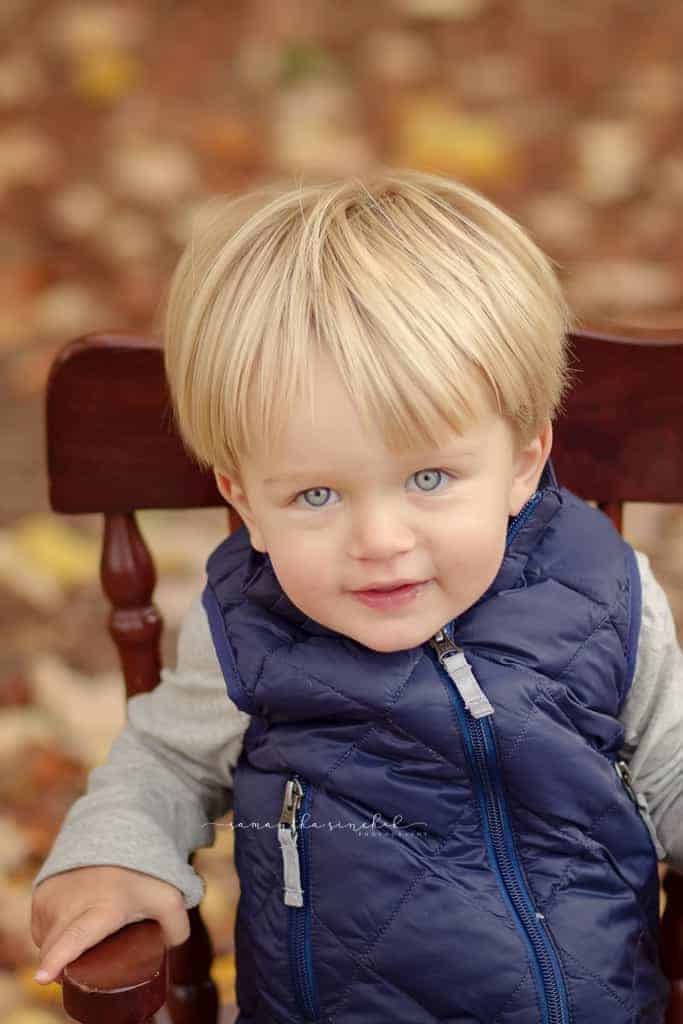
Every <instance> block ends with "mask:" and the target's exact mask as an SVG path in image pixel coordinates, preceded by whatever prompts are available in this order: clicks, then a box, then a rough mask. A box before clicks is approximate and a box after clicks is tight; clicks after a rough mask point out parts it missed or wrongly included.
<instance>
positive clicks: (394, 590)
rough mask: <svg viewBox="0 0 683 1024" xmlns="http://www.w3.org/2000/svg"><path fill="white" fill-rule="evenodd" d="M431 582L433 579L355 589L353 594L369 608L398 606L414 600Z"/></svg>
mask: <svg viewBox="0 0 683 1024" xmlns="http://www.w3.org/2000/svg"><path fill="white" fill-rule="evenodd" d="M429 583H431V580H418V581H417V582H415V583H403V584H400V585H399V586H393V587H391V588H383V589H379V588H377V587H375V588H372V589H368V590H353V591H352V594H353V596H354V597H355V598H356V599H357V600H358V601H362V603H363V604H364V605H367V606H368V607H369V608H397V607H399V606H401V605H404V604H408V603H409V602H411V601H414V600H415V598H416V597H417V596H418V594H419V593H420V592H421V591H422V590H424V588H425V587H426V586H427V585H428V584H429Z"/></svg>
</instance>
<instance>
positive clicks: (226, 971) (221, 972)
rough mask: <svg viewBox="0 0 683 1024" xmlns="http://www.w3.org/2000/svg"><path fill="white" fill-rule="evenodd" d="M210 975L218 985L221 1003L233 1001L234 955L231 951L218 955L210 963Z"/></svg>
mask: <svg viewBox="0 0 683 1024" xmlns="http://www.w3.org/2000/svg"><path fill="white" fill-rule="evenodd" d="M211 977H212V978H213V980H214V981H215V983H216V985H217V987H218V995H219V1001H220V1002H221V1003H234V1001H235V957H234V954H233V953H229V954H228V955H227V956H218V957H216V958H215V959H214V961H213V963H212V964H211Z"/></svg>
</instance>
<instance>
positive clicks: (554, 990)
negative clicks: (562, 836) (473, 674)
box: [448, 677, 569, 1024]
mask: <svg viewBox="0 0 683 1024" xmlns="http://www.w3.org/2000/svg"><path fill="white" fill-rule="evenodd" d="M448 682H449V692H450V695H451V699H452V701H453V704H454V705H455V709H456V712H457V715H458V720H459V722H460V728H461V730H462V733H463V736H464V738H465V746H466V750H467V756H468V759H469V762H470V765H471V766H472V769H473V774H474V777H475V779H476V784H477V797H478V800H479V807H480V811H481V815H482V821H483V823H484V836H485V840H486V848H487V852H488V856H489V862H490V863H491V866H492V867H493V870H494V872H495V874H496V877H497V880H498V885H499V886H500V889H501V891H502V893H503V896H504V897H505V900H506V903H507V905H508V909H509V910H510V913H511V914H512V918H513V920H514V922H515V925H516V927H517V929H518V931H519V932H520V934H521V936H522V938H523V939H524V942H525V944H526V947H527V950H528V951H529V955H530V960H531V967H532V971H533V974H534V979H535V981H536V988H537V990H538V995H539V1000H540V1004H541V1014H542V1020H543V1024H569V1009H568V1004H567V993H566V989H565V985H564V981H563V978H562V972H561V969H560V964H559V959H558V956H557V953H556V951H555V948H554V945H553V942H552V940H551V938H550V935H549V934H548V932H547V931H546V929H545V926H544V925H543V917H542V915H539V914H538V913H537V911H536V909H535V907H534V905H533V902H532V900H531V896H530V895H529V891H528V889H527V886H526V884H525V881H524V878H523V876H522V872H521V867H520V864H519V858H518V856H517V851H516V849H515V845H514V837H513V834H512V828H511V825H510V817H509V812H508V808H507V802H506V799H505V794H504V791H503V787H502V781H501V778H500V766H499V763H498V755H497V752H496V746H495V740H494V735H493V729H492V727H491V724H490V723H489V722H488V721H487V720H486V719H473V718H472V717H471V715H469V714H468V713H467V712H466V711H465V707H464V703H463V701H462V698H461V697H460V694H459V693H458V691H457V688H456V686H455V685H454V683H453V682H452V681H451V679H450V677H449V678H448Z"/></svg>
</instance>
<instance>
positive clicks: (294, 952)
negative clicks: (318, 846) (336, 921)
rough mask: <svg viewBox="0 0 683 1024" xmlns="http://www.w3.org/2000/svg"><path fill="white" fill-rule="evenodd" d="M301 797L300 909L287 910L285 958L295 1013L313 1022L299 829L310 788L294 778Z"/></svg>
mask: <svg viewBox="0 0 683 1024" xmlns="http://www.w3.org/2000/svg"><path fill="white" fill-rule="evenodd" d="M295 778H297V779H298V781H299V784H300V786H301V789H302V792H303V796H302V799H301V803H300V804H299V807H298V808H297V811H296V834H297V851H298V854H299V864H300V868H301V888H302V890H303V906H301V907H291V906H290V907H288V914H289V922H288V928H289V958H290V966H291V972H292V983H293V986H294V994H295V996H296V1001H297V1003H298V1005H299V1009H300V1011H301V1013H302V1014H303V1016H304V1018H305V1019H306V1020H317V1019H318V1017H319V1016H320V1010H319V1006H318V991H317V988H316V984H315V979H314V977H313V955H312V951H311V927H312V922H311V899H310V886H309V879H310V837H309V833H310V829H307V828H301V818H302V815H304V814H308V811H309V807H310V803H311V791H310V786H308V785H307V784H306V783H304V782H302V780H301V779H300V778H298V776H295Z"/></svg>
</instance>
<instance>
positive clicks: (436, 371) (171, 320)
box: [164, 171, 570, 475]
mask: <svg viewBox="0 0 683 1024" xmlns="http://www.w3.org/2000/svg"><path fill="white" fill-rule="evenodd" d="M566 329H567V310H566V306H565V303H564V299H563V297H562V294H561V290H560V288H559V284H558V282H557V279H556V277H555V275H554V273H553V271H552V269H551V267H550V264H549V262H548V260H547V259H546V258H545V257H544V256H543V254H542V253H541V252H540V251H539V250H538V249H537V248H536V246H535V245H534V244H533V243H532V242H531V240H530V239H529V238H528V237H527V236H526V234H525V233H524V232H523V231H522V229H521V228H520V227H519V226H518V225H517V224H516V223H515V222H514V221H512V220H511V219H510V218H509V217H507V216H506V215H505V214H504V213H502V212H501V211H500V210H498V209H497V208H496V207H495V206H493V205H492V204H490V203H489V202H488V201H487V200H485V199H484V198H483V197H481V196H479V195H478V194H477V193H475V192H473V191H471V190H469V189H466V188H464V187H463V186H461V185H459V184H457V183H455V182H452V181H449V180H448V179H445V178H441V177H438V176H436V175H428V174H423V173H421V172H417V171H387V172H377V173H376V174H375V175H371V176H369V177H367V178H366V179H365V180H364V181H361V180H358V179H354V180H351V181H342V182H337V183H332V184H327V185H308V186H299V187H295V188H292V187H291V186H290V187H285V186H283V185H277V184H272V185H268V186H266V187H265V188H262V189H258V190H254V191H252V192H251V193H247V194H246V195H244V196H241V197H238V198H236V199H235V198H232V199H231V198H225V197H217V199H216V200H214V201H213V202H212V203H211V204H210V210H209V215H208V216H207V217H206V218H205V219H204V222H203V224H202V225H201V226H200V227H198V228H197V230H196V231H195V234H194V236H193V238H192V240H191V242H190V243H189V244H188V246H187V248H186V250H185V252H184V253H183V255H182V257H181V259H180V261H179V264H178V266H177V268H176V271H175V273H174V276H173V279H172V281H171V286H170V290H169V298H168V303H167V307H166V318H165V325H164V337H165V360H166V371H167V376H168V379H169V387H170V390H171V394H172V400H173V406H174V411H175V414H176V419H177V422H178V427H179V430H180V433H181V436H182V437H183V440H184V441H185V444H186V446H187V447H188V449H189V450H190V452H191V453H193V454H194V455H195V457H196V458H197V459H198V461H199V462H200V463H202V464H204V465H206V466H215V467H216V468H219V469H220V470H222V471H223V472H225V473H228V474H229V475H239V473H238V468H239V464H240V461H241V460H242V459H244V458H248V457H249V456H250V455H253V454H254V453H255V452H256V451H257V450H258V451H263V450H265V451H266V452H274V451H276V450H277V444H278V439H279V438H280V437H281V436H282V432H283V429H284V426H285V424H286V422H287V416H288V413H289V412H290V411H291V409H292V408H293V407H294V403H296V402H302V401H303V402H306V403H307V404H308V406H309V408H310V409H312V408H313V404H314V401H315V391H314V389H315V379H314V371H315V364H316V359H317V357H318V356H319V355H326V356H329V357H330V358H331V359H332V361H333V363H334V365H335V366H336V368H337V369H338V372H339V374H340V378H341V380H342V381H343V383H344V385H345V387H346V389H347V391H348V394H349V397H350V399H351V400H352V402H353V403H354V406H355V408H356V409H357V412H358V416H359V418H360V421H361V423H362V425H363V427H364V428H365V429H366V430H367V431H368V432H371V431H374V432H377V433H378V434H379V435H380V436H382V437H383V439H384V442H385V444H386V445H387V447H389V448H390V449H392V450H396V451H397V450H400V449H402V448H408V447H411V446H414V445H418V444H423V445H435V444H436V443H437V432H438V431H439V430H443V426H444V423H447V424H448V425H449V426H450V427H451V428H452V429H454V430H455V431H456V432H458V433H461V432H462V431H463V430H464V429H466V427H467V426H468V425H469V424H470V423H472V422H473V421H474V420H475V419H476V417H477V415H478V414H479V412H480V411H481V406H482V402H483V401H484V396H486V398H487V399H488V400H489V401H492V402H493V403H494V405H495V407H497V409H498V411H499V412H500V413H501V415H504V416H505V417H506V418H507V419H508V420H509V421H510V422H511V424H512V425H513V427H514V428H515V430H516V432H517V433H518V435H519V436H520V437H526V436H530V435H531V434H532V433H533V431H534V430H536V429H539V430H540V429H541V427H542V425H543V423H544V421H545V419H547V418H553V416H554V415H555V414H556V413H557V411H558V409H559V408H560V405H561V400H562V396H563V393H564V392H565V390H566V388H567V387H568V386H569V383H570V379H569V378H570V371H569V370H568V368H567V360H566V352H565V332H566ZM341 443H343V439H342V441H341Z"/></svg>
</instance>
